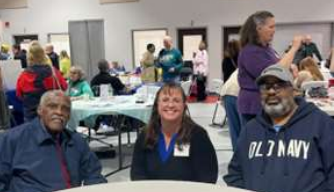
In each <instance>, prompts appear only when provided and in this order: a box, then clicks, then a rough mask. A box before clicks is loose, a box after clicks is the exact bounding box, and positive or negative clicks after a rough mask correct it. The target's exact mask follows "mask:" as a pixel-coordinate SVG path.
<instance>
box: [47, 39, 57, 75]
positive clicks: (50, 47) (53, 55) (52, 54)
mask: <svg viewBox="0 0 334 192" xmlns="http://www.w3.org/2000/svg"><path fill="white" fill-rule="evenodd" d="M53 49H54V48H53V45H51V44H47V45H46V47H45V53H46V54H47V55H48V56H49V58H50V60H51V63H52V66H53V67H55V68H56V69H58V70H59V56H58V54H57V53H55V52H54V51H53Z"/></svg>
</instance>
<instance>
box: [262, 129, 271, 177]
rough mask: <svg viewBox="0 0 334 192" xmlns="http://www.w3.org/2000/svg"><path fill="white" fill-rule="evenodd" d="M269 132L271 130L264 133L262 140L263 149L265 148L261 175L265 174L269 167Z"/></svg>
mask: <svg viewBox="0 0 334 192" xmlns="http://www.w3.org/2000/svg"><path fill="white" fill-rule="evenodd" d="M268 131H269V130H265V131H264V138H263V140H262V143H263V148H264V150H263V151H264V153H263V155H262V166H261V175H263V174H264V172H265V170H266V167H267V164H268V159H267V154H266V153H267V151H268V138H269V136H268Z"/></svg>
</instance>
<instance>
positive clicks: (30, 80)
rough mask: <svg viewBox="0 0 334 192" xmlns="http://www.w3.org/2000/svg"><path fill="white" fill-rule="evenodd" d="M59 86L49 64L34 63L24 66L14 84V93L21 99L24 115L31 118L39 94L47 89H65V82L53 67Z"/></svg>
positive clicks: (34, 115)
mask: <svg viewBox="0 0 334 192" xmlns="http://www.w3.org/2000/svg"><path fill="white" fill-rule="evenodd" d="M53 70H54V73H55V76H56V77H57V79H58V81H59V84H60V87H59V86H58V83H57V82H56V80H55V78H54V77H53V76H52V70H51V67H50V66H49V65H34V66H30V67H28V68H26V69H25V70H24V71H23V72H22V73H21V74H20V76H19V78H18V80H17V84H16V95H17V96H18V97H19V98H21V99H22V102H23V110H24V117H25V118H27V119H32V118H34V117H36V115H37V113H36V109H37V106H38V104H39V100H40V98H41V96H42V95H43V94H44V93H45V92H46V91H48V90H52V89H59V88H60V89H62V90H64V91H65V90H66V89H67V83H66V81H65V79H64V78H63V77H62V75H61V74H60V72H59V71H58V70H57V69H56V68H53Z"/></svg>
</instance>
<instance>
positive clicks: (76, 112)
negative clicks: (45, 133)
mask: <svg viewBox="0 0 334 192" xmlns="http://www.w3.org/2000/svg"><path fill="white" fill-rule="evenodd" d="M152 104H153V101H147V102H145V103H136V97H135V96H115V97H112V98H110V99H108V100H104V101H101V100H100V99H99V98H94V99H93V100H88V101H84V100H78V101H73V102H72V110H71V118H70V120H69V122H68V128H69V129H71V130H73V129H75V128H76V127H77V126H78V124H79V121H81V120H84V119H85V120H86V121H85V122H86V123H88V124H89V125H88V126H92V125H93V124H94V123H95V119H96V116H97V115H112V114H122V115H126V116H129V117H133V118H136V119H138V120H140V121H142V122H144V123H147V122H148V121H149V118H150V116H151V111H152Z"/></svg>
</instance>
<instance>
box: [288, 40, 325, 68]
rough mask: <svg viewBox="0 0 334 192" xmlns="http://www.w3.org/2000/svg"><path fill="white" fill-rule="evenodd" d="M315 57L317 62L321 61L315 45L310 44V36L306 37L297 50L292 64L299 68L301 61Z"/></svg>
mask: <svg viewBox="0 0 334 192" xmlns="http://www.w3.org/2000/svg"><path fill="white" fill-rule="evenodd" d="M313 55H315V56H316V57H317V59H318V60H319V61H322V57H321V54H320V51H319V49H318V47H317V45H316V44H315V43H314V42H312V37H311V35H306V36H305V39H304V41H303V45H302V46H301V47H300V48H299V49H298V51H297V53H296V55H295V57H294V59H293V63H294V64H296V65H297V66H298V68H299V67H300V66H299V63H300V61H301V60H303V59H305V58H306V57H312V58H313Z"/></svg>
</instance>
